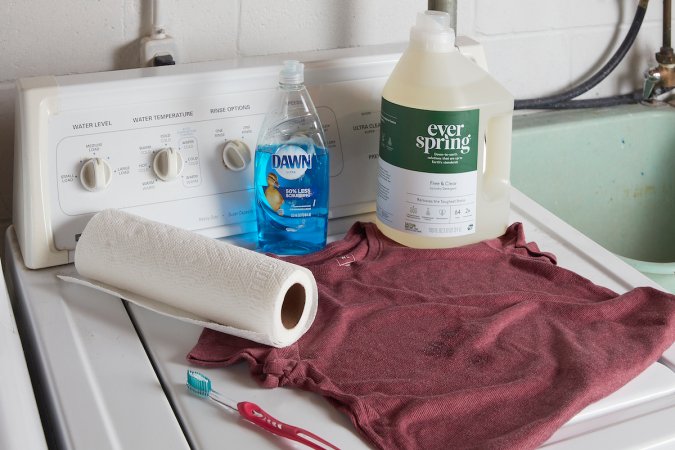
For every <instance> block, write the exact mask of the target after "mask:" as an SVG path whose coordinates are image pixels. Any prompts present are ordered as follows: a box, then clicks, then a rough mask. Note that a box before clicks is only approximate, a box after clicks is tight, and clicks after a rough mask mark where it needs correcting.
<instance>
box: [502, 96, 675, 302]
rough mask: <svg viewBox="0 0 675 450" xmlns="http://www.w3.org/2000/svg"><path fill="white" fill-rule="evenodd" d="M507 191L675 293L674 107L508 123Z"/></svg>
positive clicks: (635, 108)
mask: <svg viewBox="0 0 675 450" xmlns="http://www.w3.org/2000/svg"><path fill="white" fill-rule="evenodd" d="M513 127H514V128H513V149H512V167H511V182H512V184H513V185H514V186H515V187H516V188H518V189H519V190H521V191H522V192H524V193H525V194H527V195H528V196H529V197H531V198H532V199H534V200H535V201H537V202H538V203H540V204H541V205H543V206H544V207H546V208H547V209H549V210H550V211H552V212H553V213H555V214H556V215H557V216H559V217H560V218H562V219H563V220H565V221H566V222H568V223H569V224H571V225H572V226H574V227H575V228H577V229H578V230H579V231H581V232H583V233H584V234H586V235H587V236H588V237H590V238H591V239H593V240H595V241H596V242H598V243H599V244H601V245H602V246H603V247H605V248H607V249H609V250H610V251H612V252H614V253H616V254H618V255H619V256H621V257H623V258H624V259H625V260H626V261H627V262H628V263H629V264H631V265H633V266H634V267H636V268H637V269H638V270H640V271H642V272H643V273H645V274H646V275H647V276H649V277H650V278H652V279H654V280H655V281H656V282H657V283H659V284H660V285H661V286H663V287H664V288H665V289H667V290H669V291H671V292H675V108H672V107H669V106H660V107H649V106H642V105H630V106H622V107H616V108H606V109H593V110H577V111H560V112H543V113H537V114H530V115H524V116H517V117H514V125H513Z"/></svg>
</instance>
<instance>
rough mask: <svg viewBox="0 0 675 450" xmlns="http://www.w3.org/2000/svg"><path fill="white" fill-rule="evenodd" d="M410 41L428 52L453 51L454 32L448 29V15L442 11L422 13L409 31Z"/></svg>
mask: <svg viewBox="0 0 675 450" xmlns="http://www.w3.org/2000/svg"><path fill="white" fill-rule="evenodd" d="M410 40H411V41H415V42H420V43H422V44H423V45H424V46H425V47H427V48H428V49H430V50H445V51H448V50H454V49H455V30H453V29H452V28H450V15H449V14H448V13H446V12H444V11H424V12H421V13H418V14H417V22H416V23H415V26H413V27H412V28H411V29H410Z"/></svg>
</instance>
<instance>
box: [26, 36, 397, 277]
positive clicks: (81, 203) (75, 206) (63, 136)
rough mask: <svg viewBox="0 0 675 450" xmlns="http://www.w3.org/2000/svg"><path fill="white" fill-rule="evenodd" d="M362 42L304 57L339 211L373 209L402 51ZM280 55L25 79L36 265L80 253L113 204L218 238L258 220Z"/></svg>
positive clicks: (29, 219)
mask: <svg viewBox="0 0 675 450" xmlns="http://www.w3.org/2000/svg"><path fill="white" fill-rule="evenodd" d="M360 51H362V50H359V49H350V50H346V51H343V52H341V51H330V52H328V53H326V54H325V55H322V53H320V52H319V53H313V54H312V57H313V59H312V58H309V59H307V58H305V59H304V62H305V66H306V70H305V82H306V85H307V88H308V90H309V92H310V94H311V96H312V99H313V101H314V103H315V105H316V108H317V112H318V113H319V116H320V118H321V122H322V126H323V128H324V131H325V134H326V140H327V147H328V149H329V154H330V176H331V185H330V217H341V216H348V215H353V214H361V213H364V212H369V211H373V210H374V200H375V196H376V194H375V192H376V184H377V183H376V179H377V158H378V149H379V123H380V114H379V109H380V101H381V93H382V88H383V86H384V83H385V81H386V79H387V77H388V75H389V73H390V72H391V70H392V69H393V67H394V65H395V64H396V62H397V60H398V57H399V54H398V53H397V52H394V51H389V52H382V53H380V54H372V49H369V50H368V51H367V52H365V53H366V54H359V52H360ZM322 57H323V58H322ZM277 59H278V61H277V60H275V59H274V58H273V57H272V58H271V60H262V61H260V60H258V59H256V60H255V61H253V62H251V63H250V65H247V64H246V61H244V62H243V63H242V61H238V62H237V63H236V64H233V66H234V67H228V64H232V63H227V62H222V63H220V65H219V64H217V63H203V64H192V65H183V66H173V67H166V68H151V69H133V70H129V71H117V72H107V73H100V74H89V75H72V76H65V77H41V78H39V79H23V80H19V81H18V88H19V92H18V96H19V101H20V112H21V114H20V115H21V118H20V120H21V127H20V137H21V138H20V139H19V143H18V147H17V158H18V162H19V164H18V166H17V167H18V168H19V170H20V174H19V176H18V177H17V181H18V186H19V188H18V189H15V204H17V203H18V205H19V206H18V208H15V214H14V222H15V227H16V228H17V235H18V236H19V239H20V241H22V242H23V245H22V252H23V253H24V258H25V259H26V261H27V265H28V266H29V267H31V266H35V267H44V266H48V265H56V264H64V263H67V262H68V261H70V260H72V256H73V255H72V252H73V250H74V248H75V245H76V242H77V239H78V238H79V235H80V234H81V233H82V230H83V229H84V227H85V225H86V223H87V222H88V221H89V219H90V218H91V217H92V216H93V215H94V214H95V213H96V212H98V211H101V210H103V209H107V208H116V209H124V210H126V211H129V212H131V213H134V214H137V215H140V216H143V217H146V218H149V219H152V220H157V221H160V222H164V223H168V224H172V225H175V226H178V227H181V228H185V229H189V230H193V231H197V232H199V233H202V234H206V235H209V236H212V237H221V236H227V235H232V234H239V233H244V232H250V231H254V230H255V209H254V195H253V167H252V166H253V160H254V152H255V146H256V140H257V138H258V134H259V132H260V128H261V126H262V121H263V119H264V116H265V113H266V111H267V108H268V107H269V105H270V104H271V102H272V99H273V95H274V91H275V88H276V85H277V76H278V70H279V67H280V64H281V60H282V59H281V58H277ZM298 59H301V60H303V59H302V58H298ZM41 222H42V223H41ZM42 230H44V231H45V233H44V234H45V235H44V236H43V237H42V239H40V235H41V234H42V233H43V231H42ZM36 234H37V239H36ZM29 235H30V239H29V238H28V236H29ZM41 240H42V241H43V242H40V241H41ZM24 247H25V249H24ZM40 247H42V248H40ZM44 247H47V248H48V252H45V250H44ZM33 254H37V255H35V257H36V260H35V261H33V259H34V257H33V256H31V255H33Z"/></svg>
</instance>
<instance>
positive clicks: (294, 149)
mask: <svg viewBox="0 0 675 450" xmlns="http://www.w3.org/2000/svg"><path fill="white" fill-rule="evenodd" d="M272 168H273V169H274V170H276V171H277V173H278V174H279V175H280V176H282V177H284V178H286V179H287V180H297V179H298V178H300V177H301V176H303V175H304V174H305V172H306V171H307V169H311V168H312V156H311V155H309V154H308V153H307V152H306V151H305V150H304V149H303V148H302V147H298V146H297V145H290V144H289V145H282V146H281V147H279V149H278V150H277V151H276V152H275V153H274V154H273V155H272Z"/></svg>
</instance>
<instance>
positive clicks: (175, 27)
mask: <svg viewBox="0 0 675 450" xmlns="http://www.w3.org/2000/svg"><path fill="white" fill-rule="evenodd" d="M2 3H3V4H2V5H0V61H1V62H2V63H1V64H0V230H1V229H3V228H4V226H6V225H7V224H8V223H10V221H11V198H12V194H11V189H12V188H11V186H12V181H11V180H12V159H13V141H14V80H15V79H17V78H20V77H29V76H38V75H63V74H71V73H86V72H98V71H107V70H119V69H128V68H133V67H137V65H138V59H139V56H138V43H139V40H140V38H141V37H142V36H144V35H146V34H148V33H149V30H150V23H151V11H150V1H149V0H124V1H119V0H98V1H93V0H86V1H82V0H60V1H58V2H54V1H49V0H23V1H16V2H15V1H12V2H7V1H5V2H2ZM164 4H165V8H166V12H167V14H168V17H169V19H168V20H167V23H166V25H167V30H168V32H169V33H170V34H172V35H173V36H174V37H175V38H176V40H177V43H178V47H179V52H180V53H179V54H180V57H181V60H182V62H198V61H208V60H216V59H225V58H232V57H235V56H238V55H263V54H271V53H285V52H292V51H303V50H314V49H329V48H340V47H353V46H362V45H371V44H381V43H389V42H402V41H407V39H408V32H409V28H410V26H411V25H412V24H413V23H414V20H415V14H416V12H417V11H421V10H424V9H426V6H427V1H426V0H339V1H337V0H257V1H254V0H165V2H164ZM661 5H662V4H661V2H660V1H658V2H657V1H652V2H651V4H650V6H649V9H648V13H647V17H646V19H645V23H644V25H643V29H642V31H641V32H640V35H639V37H638V40H637V42H636V44H635V46H634V50H633V51H632V52H631V53H630V54H629V55H628V56H627V58H626V61H625V62H624V63H622V65H621V66H620V67H619V68H618V69H617V71H616V72H615V73H614V74H613V75H612V76H611V77H610V78H609V79H608V80H607V81H605V82H604V83H603V84H602V85H600V86H598V87H597V88H596V89H594V90H593V91H591V92H589V93H588V94H587V95H586V96H587V97H589V96H605V95H611V94H616V93H623V92H628V91H630V90H632V89H635V88H637V87H639V86H640V84H641V81H642V73H643V72H644V70H645V69H646V68H647V67H648V66H650V65H653V64H654V60H653V58H654V57H653V54H654V52H655V51H657V50H658V48H659V47H660V45H661V41H660V40H661V7H662V6H661ZM636 6H637V0H631V1H629V0H566V1H560V0H509V1H499V0H458V23H457V28H458V32H459V33H460V34H464V35H468V36H471V37H473V38H475V39H477V40H479V41H480V42H482V43H483V44H484V46H485V51H486V53H487V58H488V64H489V67H490V71H491V72H492V74H493V75H494V76H495V77H496V78H497V79H498V80H500V81H501V82H502V83H503V84H504V85H505V86H507V88H509V89H510V90H511V91H512V92H513V93H514V95H515V96H516V97H517V98H525V97H531V96H538V95H542V94H548V93H553V92H554V91H557V90H561V89H563V88H565V87H567V86H570V85H572V84H574V83H576V82H578V81H579V80H582V79H584V77H586V76H588V75H589V74H591V73H593V72H594V70H596V69H597V68H598V67H600V66H601V65H602V64H603V63H604V62H605V61H606V59H607V58H608V57H609V55H610V54H611V53H612V52H613V50H614V49H615V48H616V46H618V43H619V42H620V40H621V39H622V38H623V36H624V34H625V33H626V31H627V29H628V27H629V25H630V22H631V19H632V17H633V15H634V12H635V8H636ZM2 225H4V226H2Z"/></svg>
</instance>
